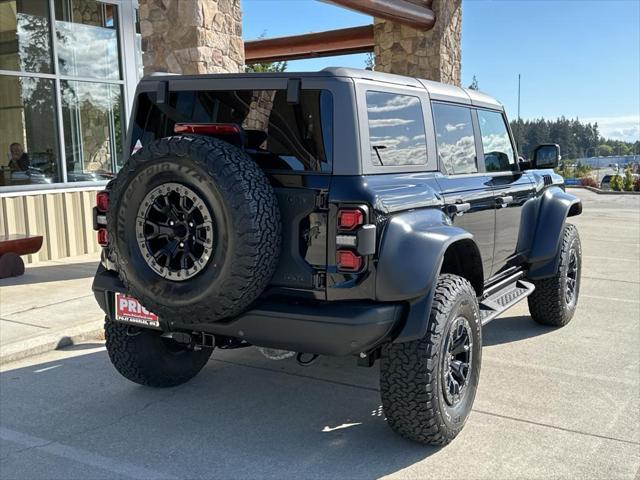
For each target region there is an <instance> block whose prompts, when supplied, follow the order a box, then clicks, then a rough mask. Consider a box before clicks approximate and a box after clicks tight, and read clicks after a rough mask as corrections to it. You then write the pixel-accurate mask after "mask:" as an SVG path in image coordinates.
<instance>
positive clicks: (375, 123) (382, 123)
mask: <svg viewBox="0 0 640 480" xmlns="http://www.w3.org/2000/svg"><path fill="white" fill-rule="evenodd" d="M414 122H415V120H404V119H402V118H380V119H374V120H369V127H371V128H382V127H399V126H401V125H407V124H408V123H414Z"/></svg>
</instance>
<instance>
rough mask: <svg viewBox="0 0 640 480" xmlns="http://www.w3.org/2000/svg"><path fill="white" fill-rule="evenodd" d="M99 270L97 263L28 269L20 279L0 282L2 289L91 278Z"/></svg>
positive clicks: (6, 279) (13, 278) (65, 264)
mask: <svg viewBox="0 0 640 480" xmlns="http://www.w3.org/2000/svg"><path fill="white" fill-rule="evenodd" d="M97 268H98V262H97V261H94V262H84V263H61V264H59V265H46V266H42V267H28V268H27V269H26V271H25V273H24V275H22V276H20V277H11V278H5V279H2V280H0V287H10V286H14V285H30V284H33V283H46V282H59V281H64V280H76V279H79V278H89V277H93V276H94V275H95V273H96V269H97Z"/></svg>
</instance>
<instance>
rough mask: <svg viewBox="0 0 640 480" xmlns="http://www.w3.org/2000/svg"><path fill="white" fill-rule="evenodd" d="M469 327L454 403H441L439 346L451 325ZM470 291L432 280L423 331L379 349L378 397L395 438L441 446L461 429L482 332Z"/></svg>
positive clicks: (452, 278)
mask: <svg viewBox="0 0 640 480" xmlns="http://www.w3.org/2000/svg"><path fill="white" fill-rule="evenodd" d="M460 317H463V318H464V319H465V320H466V321H467V322H468V326H469V327H470V332H469V333H470V335H469V338H470V339H471V345H469V350H470V351H471V362H470V363H471V366H470V368H469V374H468V383H467V384H466V387H465V389H464V390H462V392H463V393H462V394H461V395H460V398H459V401H458V403H455V404H453V405H452V404H450V403H449V402H448V401H447V400H446V399H445V393H444V386H445V379H444V376H443V375H446V365H445V363H446V357H445V355H448V353H447V350H446V348H445V345H446V344H447V337H448V336H449V332H450V329H451V328H452V325H454V322H458V321H459V318H460ZM481 328H482V327H481V322H480V312H479V308H478V300H477V298H476V292H475V290H474V289H473V287H472V286H471V284H470V283H469V282H468V281H467V280H465V279H464V278H461V277H459V276H456V275H450V274H443V275H440V277H439V279H438V284H437V286H436V290H435V296H434V299H433V305H432V308H431V313H430V317H429V325H428V330H427V333H426V334H425V336H424V337H423V338H421V339H419V340H414V341H410V342H405V343H392V344H389V345H386V346H385V347H384V348H383V350H382V355H381V359H380V394H381V397H382V406H383V409H384V413H385V415H386V417H387V422H388V424H389V426H390V427H391V428H392V429H393V430H394V431H395V432H396V433H398V434H400V435H401V436H403V437H405V438H408V439H410V440H414V441H417V442H419V443H423V444H429V445H445V444H447V443H449V442H450V441H451V440H453V439H454V438H455V437H456V435H458V433H460V431H461V430H462V427H463V426H464V424H465V422H466V420H467V417H468V415H469V413H470V411H471V407H472V405H473V400H474V398H475V394H476V389H477V386H478V380H479V377H480V363H481V356H482V329H481Z"/></svg>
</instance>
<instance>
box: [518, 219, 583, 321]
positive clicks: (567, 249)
mask: <svg viewBox="0 0 640 480" xmlns="http://www.w3.org/2000/svg"><path fill="white" fill-rule="evenodd" d="M559 255H560V259H559V262H558V270H557V272H556V274H555V275H554V276H553V277H551V278H545V279H542V280H536V281H534V282H533V283H534V285H535V286H536V289H535V290H534V292H533V293H532V294H531V295H530V296H529V298H528V302H529V312H530V313H531V318H533V320H534V321H536V322H537V323H540V324H542V325H550V326H553V327H562V326H564V325H566V324H567V323H569V322H570V321H571V319H572V318H573V314H574V313H575V311H576V307H577V306H578V295H579V294H580V272H581V270H582V246H581V245H580V236H579V235H578V229H577V228H576V227H575V226H574V225H571V224H567V225H566V226H565V227H564V231H563V235H562V245H561V246H560V253H559Z"/></svg>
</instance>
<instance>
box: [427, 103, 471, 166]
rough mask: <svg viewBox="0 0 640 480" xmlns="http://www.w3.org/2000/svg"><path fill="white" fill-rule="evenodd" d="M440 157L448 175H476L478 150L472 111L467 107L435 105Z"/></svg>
mask: <svg viewBox="0 0 640 480" xmlns="http://www.w3.org/2000/svg"><path fill="white" fill-rule="evenodd" d="M433 119H434V122H435V127H436V141H437V143H438V157H439V158H440V162H441V163H442V164H443V165H444V166H445V169H446V171H447V173H449V174H453V175H455V174H460V173H475V172H477V171H478V167H477V164H476V148H475V144H474V139H473V124H472V121H471V110H470V109H468V108H467V107H458V106H454V105H444V104H441V103H434V104H433Z"/></svg>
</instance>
